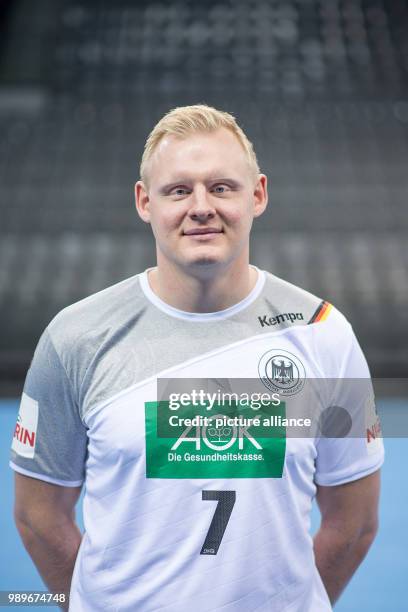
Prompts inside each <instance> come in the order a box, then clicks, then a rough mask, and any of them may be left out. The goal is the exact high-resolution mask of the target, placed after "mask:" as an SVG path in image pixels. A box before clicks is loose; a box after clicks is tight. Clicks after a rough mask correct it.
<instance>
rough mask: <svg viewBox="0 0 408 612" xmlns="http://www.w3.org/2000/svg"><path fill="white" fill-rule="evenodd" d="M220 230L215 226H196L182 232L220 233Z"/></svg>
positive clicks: (186, 234)
mask: <svg viewBox="0 0 408 612" xmlns="http://www.w3.org/2000/svg"><path fill="white" fill-rule="evenodd" d="M221 233H222V230H221V229H218V228H216V227H196V228H194V229H191V230H186V231H185V232H184V235H185V236H201V235H203V234H221Z"/></svg>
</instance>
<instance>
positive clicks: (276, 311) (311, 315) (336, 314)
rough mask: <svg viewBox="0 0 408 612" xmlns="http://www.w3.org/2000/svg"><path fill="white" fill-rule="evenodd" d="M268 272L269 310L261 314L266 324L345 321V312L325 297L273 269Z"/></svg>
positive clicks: (265, 293)
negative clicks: (343, 313)
mask: <svg viewBox="0 0 408 612" xmlns="http://www.w3.org/2000/svg"><path fill="white" fill-rule="evenodd" d="M265 273H266V282H265V288H264V292H263V297H264V302H265V306H266V309H267V313H265V314H266V316H265V315H264V316H263V317H261V320H262V323H263V325H264V326H265V325H267V324H269V326H274V325H280V324H284V323H285V322H287V323H288V325H290V326H291V327H292V326H293V325H311V324H314V323H321V322H323V321H327V320H330V321H332V322H336V324H344V323H346V319H345V317H344V316H343V315H342V313H341V312H340V311H339V310H338V309H337V308H336V307H335V306H334V305H333V304H332V303H331V302H330V301H328V300H327V299H325V297H320V296H317V295H315V294H314V293H312V292H310V291H307V290H306V289H303V288H302V287H299V286H297V285H295V284H293V283H291V282H289V281H287V280H284V279H282V278H280V277H278V276H275V275H274V274H272V273H271V272H268V271H265Z"/></svg>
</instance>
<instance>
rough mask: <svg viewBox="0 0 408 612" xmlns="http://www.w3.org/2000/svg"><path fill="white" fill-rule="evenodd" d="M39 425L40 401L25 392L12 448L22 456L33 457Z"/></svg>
mask: <svg viewBox="0 0 408 612" xmlns="http://www.w3.org/2000/svg"><path fill="white" fill-rule="evenodd" d="M37 425H38V402H36V401H35V400H34V399H33V398H32V397H30V396H29V395H27V394H26V393H24V392H23V394H22V396H21V402H20V411H19V413H18V417H17V423H16V427H15V430H14V436H13V443H12V445H11V448H12V449H13V450H14V451H15V452H16V453H17V454H18V455H20V456H21V457H26V458H27V459H32V458H33V457H34V452H35V443H36V438H37Z"/></svg>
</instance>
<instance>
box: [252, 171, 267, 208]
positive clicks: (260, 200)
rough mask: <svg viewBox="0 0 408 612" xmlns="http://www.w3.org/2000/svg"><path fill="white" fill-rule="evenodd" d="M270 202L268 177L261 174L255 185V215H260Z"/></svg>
mask: <svg viewBox="0 0 408 612" xmlns="http://www.w3.org/2000/svg"><path fill="white" fill-rule="evenodd" d="M267 204H268V179H267V177H266V175H265V174H259V175H258V180H257V182H256V183H255V187H254V217H259V216H260V215H262V213H263V212H264V210H265V208H266V206H267Z"/></svg>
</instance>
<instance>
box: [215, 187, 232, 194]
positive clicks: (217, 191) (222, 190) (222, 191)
mask: <svg viewBox="0 0 408 612" xmlns="http://www.w3.org/2000/svg"><path fill="white" fill-rule="evenodd" d="M228 189H229V188H228V185H215V186H214V187H213V191H215V193H225V192H226V191H228Z"/></svg>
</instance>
